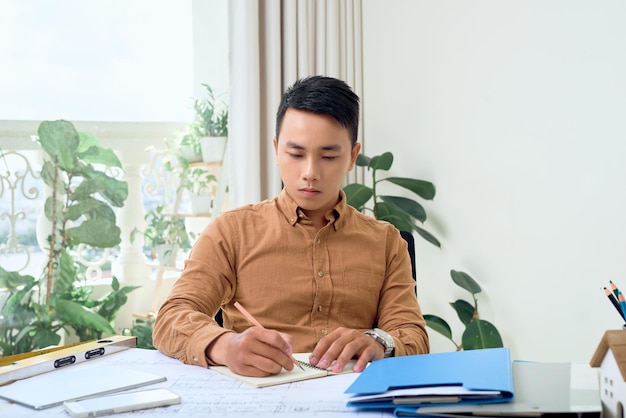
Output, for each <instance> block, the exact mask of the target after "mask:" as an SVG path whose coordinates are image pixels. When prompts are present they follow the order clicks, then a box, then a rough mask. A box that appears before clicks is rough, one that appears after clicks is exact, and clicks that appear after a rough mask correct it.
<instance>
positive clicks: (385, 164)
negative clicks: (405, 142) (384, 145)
mask: <svg viewBox="0 0 626 418" xmlns="http://www.w3.org/2000/svg"><path fill="white" fill-rule="evenodd" d="M392 164H393V154H392V153H390V152H385V153H382V154H381V155H377V156H375V157H372V159H371V160H370V162H369V166H370V167H371V168H372V169H374V170H389V169H390V168H391V165H392Z"/></svg>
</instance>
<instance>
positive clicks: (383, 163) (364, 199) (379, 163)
mask: <svg viewBox="0 0 626 418" xmlns="http://www.w3.org/2000/svg"><path fill="white" fill-rule="evenodd" d="M392 164H393V154H392V153H390V152H385V153H383V154H381V155H377V156H374V157H372V158H370V157H367V156H365V155H363V154H359V155H358V156H357V159H356V165H357V166H359V167H367V169H368V171H369V170H371V173H372V183H371V184H372V185H371V186H366V185H364V184H360V183H352V184H348V185H346V186H345V187H344V191H345V193H346V197H347V200H348V204H349V205H351V206H353V207H355V208H357V209H358V210H359V211H361V212H366V211H369V212H370V213H371V214H372V216H374V218H376V219H380V220H383V221H387V222H389V223H391V224H393V225H395V227H396V228H398V229H399V230H400V231H408V232H412V231H415V232H417V233H418V234H419V235H420V236H421V237H422V238H424V239H425V240H426V241H428V242H430V243H431V244H433V245H435V246H437V247H441V244H440V243H439V240H437V238H435V236H434V235H432V234H431V233H430V232H428V231H426V230H425V229H424V228H422V227H421V226H419V225H417V224H416V222H415V221H419V222H420V223H422V224H423V223H424V222H426V211H425V210H424V207H423V206H422V205H421V204H420V203H419V202H417V201H416V200H413V199H409V198H407V197H403V196H392V195H381V194H379V193H378V190H379V189H378V186H379V185H380V184H381V183H383V182H387V183H392V184H395V185H397V186H400V187H402V188H404V189H406V190H408V191H410V192H412V193H414V194H416V195H418V196H420V197H421V198H423V199H426V200H432V199H433V198H434V197H435V186H434V185H433V184H432V183H431V182H428V181H424V180H417V179H412V178H407V177H385V178H378V171H379V170H385V171H386V170H389V169H390V168H391V165H392ZM368 204H370V206H366V205H368Z"/></svg>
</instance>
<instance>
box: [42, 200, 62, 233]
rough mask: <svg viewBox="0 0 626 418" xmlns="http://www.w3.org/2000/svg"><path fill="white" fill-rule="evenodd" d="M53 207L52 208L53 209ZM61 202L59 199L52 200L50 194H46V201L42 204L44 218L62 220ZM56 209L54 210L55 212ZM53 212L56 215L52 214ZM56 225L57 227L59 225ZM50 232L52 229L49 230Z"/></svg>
mask: <svg viewBox="0 0 626 418" xmlns="http://www.w3.org/2000/svg"><path fill="white" fill-rule="evenodd" d="M53 209H54V210H53ZM63 209H64V206H63V202H61V201H60V200H58V199H57V200H53V199H52V196H48V197H47V198H46V202H45V203H44V205H43V210H44V213H45V214H46V218H48V219H50V220H52V219H53V217H55V218H56V219H57V220H59V221H62V219H63ZM55 211H56V212H55ZM54 212H55V213H56V215H54V216H53V214H54ZM59 226H60V225H58V226H57V227H59ZM50 232H52V231H50Z"/></svg>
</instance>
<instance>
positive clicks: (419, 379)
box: [345, 348, 513, 409]
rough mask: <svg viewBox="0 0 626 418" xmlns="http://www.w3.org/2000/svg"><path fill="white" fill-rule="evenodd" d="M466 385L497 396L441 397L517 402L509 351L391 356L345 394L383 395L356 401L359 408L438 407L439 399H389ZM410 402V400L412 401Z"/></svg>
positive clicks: (374, 364) (371, 367)
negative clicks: (396, 393)
mask: <svg viewBox="0 0 626 418" xmlns="http://www.w3.org/2000/svg"><path fill="white" fill-rule="evenodd" d="M435 386H462V387H463V388H464V389H468V390H470V391H494V392H497V394H496V395H492V396H488V397H481V396H471V395H465V396H464V395H460V396H458V398H457V399H455V400H450V397H443V396H442V397H441V398H440V399H441V402H440V403H441V404H446V403H451V402H452V403H495V402H508V401H511V400H512V399H513V368H512V363H511V354H510V350H509V349H508V348H485V349H479V350H464V351H453V352H445V353H434V354H420V355H413V356H403V357H390V358H386V359H381V360H376V361H374V362H372V364H370V365H369V367H368V368H366V369H365V370H364V371H363V372H362V373H361V374H360V375H359V377H357V378H356V380H355V381H354V382H353V384H352V385H351V386H350V387H348V389H346V391H345V393H348V394H352V395H355V396H362V395H380V397H378V398H377V399H372V400H365V401H359V402H355V401H354V400H349V401H348V406H354V407H358V408H381V409H384V408H396V407H398V406H399V405H398V404H399V403H402V404H403V406H404V407H407V406H423V405H425V404H428V405H437V404H440V403H438V400H437V397H430V398H423V399H425V401H421V400H416V401H414V402H411V401H410V400H409V403H407V402H406V400H396V399H393V397H389V396H386V395H385V394H386V393H388V392H389V391H390V390H394V389H407V388H428V387H435ZM409 399H410V398H409Z"/></svg>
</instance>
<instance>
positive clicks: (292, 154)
mask: <svg viewBox="0 0 626 418" xmlns="http://www.w3.org/2000/svg"><path fill="white" fill-rule="evenodd" d="M287 154H288V155H289V156H290V157H291V158H302V154H294V153H293V152H288V153H287Z"/></svg>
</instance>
